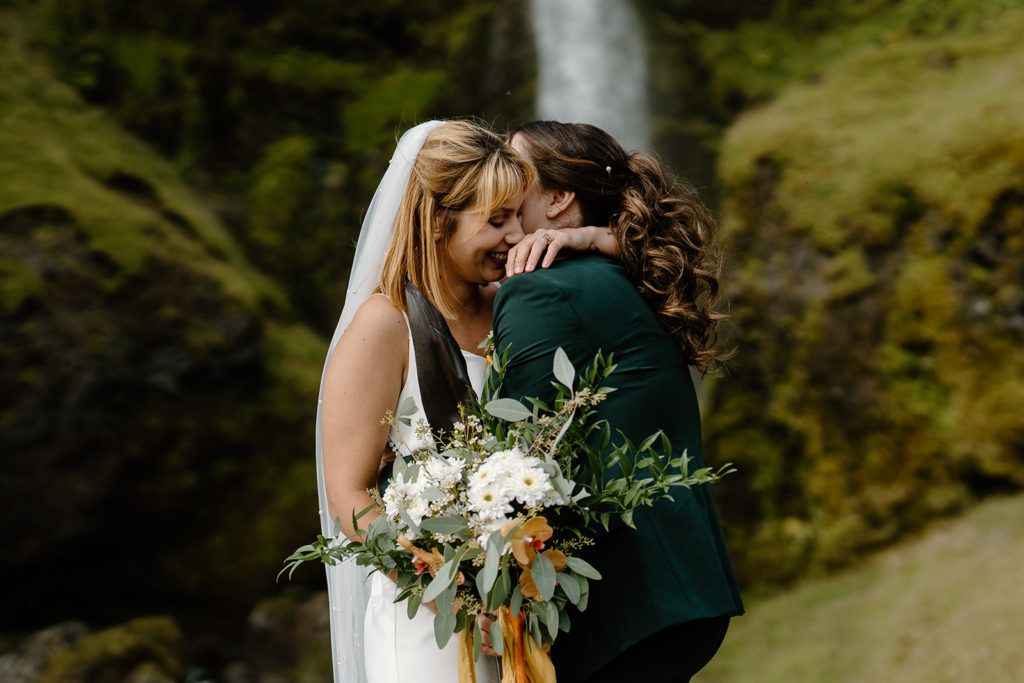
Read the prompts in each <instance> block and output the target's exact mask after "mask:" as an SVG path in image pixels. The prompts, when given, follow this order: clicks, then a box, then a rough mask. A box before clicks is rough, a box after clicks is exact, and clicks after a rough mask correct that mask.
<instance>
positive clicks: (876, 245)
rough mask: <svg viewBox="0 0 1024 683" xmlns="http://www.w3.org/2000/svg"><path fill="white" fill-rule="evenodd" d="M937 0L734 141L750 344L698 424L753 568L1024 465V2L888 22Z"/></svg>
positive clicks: (843, 541)
mask: <svg viewBox="0 0 1024 683" xmlns="http://www.w3.org/2000/svg"><path fill="white" fill-rule="evenodd" d="M921 5H922V3H905V4H904V5H902V6H898V7H896V9H894V10H893V11H892V12H890V13H889V14H888V15H880V17H881V19H880V20H878V21H876V22H875V23H874V24H872V26H873V27H874V29H876V30H875V32H874V33H873V34H872V35H873V38H871V39H869V40H865V41H862V42H860V43H859V45H857V46H856V47H855V48H851V49H847V50H845V52H844V53H843V54H842V55H840V56H838V57H835V58H834V59H832V60H830V61H827V62H823V63H819V64H816V65H815V67H814V68H813V69H810V70H808V71H807V72H806V74H805V76H804V77H803V78H801V79H800V80H798V81H797V82H796V83H794V84H792V85H789V86H787V87H783V88H781V89H780V90H779V91H778V93H777V94H776V95H775V96H774V98H773V99H772V100H771V101H770V102H768V103H767V104H765V105H764V106H761V107H759V108H756V109H753V110H751V111H749V112H747V113H745V114H743V115H742V116H741V117H739V119H738V120H737V121H736V122H735V123H734V124H733V125H732V126H731V127H730V128H729V130H728V131H727V133H726V135H725V137H724V139H723V142H722V146H721V151H720V156H719V176H720V180H721V183H722V189H721V192H722V196H723V198H724V203H723V214H724V216H723V230H724V239H725V243H726V247H727V251H728V253H729V256H730V259H731V261H732V263H731V272H730V285H729V287H730V291H729V294H730V296H731V298H732V315H733V319H734V323H735V330H736V333H735V336H734V339H735V341H736V342H737V344H738V355H737V356H736V358H735V361H734V362H733V363H732V367H731V373H730V375H729V376H728V377H727V378H725V380H724V381H720V382H718V383H717V384H716V385H715V387H714V391H713V392H712V400H711V405H710V408H709V410H708V419H707V421H706V439H707V441H708V450H709V452H710V453H711V454H712V458H713V460H715V461H724V460H729V461H733V462H735V463H737V465H738V466H739V469H740V472H739V474H737V475H734V480H733V481H732V482H728V481H727V482H724V483H723V484H722V488H721V489H720V492H719V495H720V496H721V500H722V502H721V507H722V509H723V511H724V514H725V516H726V517H727V521H728V522H729V524H728V527H729V529H730V530H731V531H732V537H731V547H732V548H733V550H734V552H735V553H736V555H737V557H739V558H740V565H741V567H742V570H743V574H744V575H745V576H746V577H748V579H749V580H750V581H752V582H753V581H757V580H768V581H785V580H788V579H791V578H793V577H795V576H797V575H798V574H800V573H801V572H803V571H805V570H806V569H807V568H808V567H810V568H812V569H813V568H819V569H820V568H823V567H829V566H835V565H840V564H843V563H845V562H847V561H849V560H850V559H852V558H853V557H855V556H856V555H857V554H859V553H861V552H863V551H864V550H866V549H870V548H872V547H877V546H878V545H880V544H884V543H887V542H889V541H891V540H893V539H895V538H896V537H898V535H899V534H901V533H902V532H904V531H906V530H908V529H912V528H915V527H917V526H919V525H920V524H921V523H922V522H923V521H925V520H926V519H928V518H931V517H934V516H936V515H941V514H946V513H949V512H952V511H954V510H957V509H959V508H960V507H961V506H962V505H964V504H965V503H966V502H968V501H969V500H971V499H972V498H973V497H975V496H977V495H980V494H984V493H988V492H991V491H993V490H999V489H1003V488H1015V487H1020V486H1024V411H1022V410H1021V406H1024V70H1022V69H1021V64H1024V45H1022V43H1021V41H1020V35H1022V32H1024V9H1021V8H1020V7H1019V3H1002V4H1001V5H1000V7H999V8H998V10H999V11H990V10H992V8H993V6H994V5H986V6H985V7H984V9H985V12H981V13H980V14H979V13H978V12H975V13H974V15H971V14H970V13H969V12H968V13H967V15H968V16H975V15H977V16H976V18H978V20H977V21H963V22H956V21H948V22H946V23H945V24H943V25H942V26H938V27H937V26H935V25H931V24H929V25H928V27H926V28H927V30H925V29H922V30H920V31H914V32H911V33H910V34H909V35H898V36H897V38H898V39H897V40H887V39H886V35H889V37H890V38H891V37H892V30H894V29H892V30H890V33H889V34H886V32H885V30H881V28H884V26H885V21H892V22H893V24H894V25H896V24H897V23H898V22H896V21H895V19H898V18H899V14H898V13H899V12H904V13H905V11H904V10H906V7H907V6H917V7H918V9H920V6H921ZM974 5H978V7H981V5H980V4H978V3H966V4H965V3H959V4H958V5H957V8H959V9H960V10H963V9H965V7H966V8H967V9H970V8H971V7H974ZM975 9H978V8H977V7H976V8H975ZM944 11H945V10H944ZM948 14H949V13H948V12H947V15H948ZM953 14H955V12H954V13H953ZM894 17H895V19H894ZM845 32H846V35H849V34H855V33H856V30H855V29H847V30H846V31H845ZM861 32H862V33H864V32H865V31H861Z"/></svg>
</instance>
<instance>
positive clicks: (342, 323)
mask: <svg viewBox="0 0 1024 683" xmlns="http://www.w3.org/2000/svg"><path fill="white" fill-rule="evenodd" d="M442 123H443V121H428V122H426V123H422V124H420V125H418V126H416V127H414V128H411V129H409V130H408V131H406V133H405V134H404V135H403V136H402V138H401V139H400V140H399V141H398V147H397V148H396V149H395V153H394V156H392V157H391V161H390V162H388V164H389V165H388V169H387V171H386V172H385V173H384V177H383V178H382V179H381V181H380V185H378V186H377V191H376V192H375V193H374V195H373V201H371V202H370V208H369V209H368V210H367V212H366V216H365V218H364V219H363V226H362V229H361V230H360V231H359V241H358V243H357V244H356V253H355V257H354V259H353V260H352V271H351V274H350V275H349V281H348V290H347V292H346V296H345V305H344V307H343V308H342V311H341V318H340V320H339V321H338V326H337V328H336V329H335V330H334V336H333V338H332V339H331V345H330V348H329V349H328V351H327V361H326V362H325V363H324V372H323V375H322V376H321V379H320V401H318V403H317V411H316V477H317V493H318V495H319V500H320V531H321V533H322V534H323V535H324V536H327V537H331V536H333V535H334V519H333V517H332V514H334V513H332V512H331V511H329V510H328V506H327V490H326V487H325V483H324V451H323V440H322V419H321V412H322V408H323V404H322V400H323V392H324V383H323V377H324V376H326V374H327V364H328V363H329V362H330V359H331V355H332V354H333V353H334V347H335V346H337V344H338V340H339V339H340V338H341V335H342V334H343V333H344V332H345V328H347V327H348V325H349V323H350V322H352V318H354V317H355V314H356V311H357V310H359V307H360V306H361V305H362V304H363V302H364V301H366V299H367V298H369V296H370V295H371V294H372V293H373V290H374V289H375V288H376V287H377V284H378V283H379V281H380V275H381V270H382V268H383V265H384V256H385V254H386V253H387V249H388V247H389V246H390V244H391V236H392V234H393V233H394V228H395V219H396V217H397V216H398V207H399V204H400V203H401V201H402V196H403V195H404V194H405V188H406V185H408V183H409V177H410V176H411V174H412V167H413V163H414V162H415V161H416V155H417V154H419V151H420V149H421V148H422V147H423V143H424V141H425V140H426V138H427V135H428V134H429V133H430V132H431V131H432V130H434V129H435V128H437V127H438V126H440V125H441V124H442ZM368 575H369V569H368V568H367V567H360V566H357V565H356V563H355V562H354V561H351V560H349V561H346V562H340V563H338V564H336V565H334V566H328V567H327V593H328V597H329V599H330V609H331V653H332V659H333V662H334V680H335V683H366V671H365V668H364V664H363V617H364V614H365V612H366V603H367V600H368V598H369V586H368V585H367V582H366V579H367V577H368Z"/></svg>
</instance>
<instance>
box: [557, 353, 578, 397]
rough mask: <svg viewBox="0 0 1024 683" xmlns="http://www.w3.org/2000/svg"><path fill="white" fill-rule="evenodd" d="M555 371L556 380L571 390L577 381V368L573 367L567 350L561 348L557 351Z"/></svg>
mask: <svg viewBox="0 0 1024 683" xmlns="http://www.w3.org/2000/svg"><path fill="white" fill-rule="evenodd" d="M553 371H554V373H555V379H557V380H558V381H559V382H561V383H562V384H563V385H565V386H567V387H569V389H570V390H571V389H572V383H573V381H574V380H575V379H576V368H574V367H573V366H572V362H571V361H570V360H569V356H567V355H566V353H565V350H564V349H563V348H562V347H561V346H559V347H558V348H557V349H556V350H555V363H554V368H553Z"/></svg>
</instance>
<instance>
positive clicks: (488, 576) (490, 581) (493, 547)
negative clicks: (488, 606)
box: [480, 531, 501, 596]
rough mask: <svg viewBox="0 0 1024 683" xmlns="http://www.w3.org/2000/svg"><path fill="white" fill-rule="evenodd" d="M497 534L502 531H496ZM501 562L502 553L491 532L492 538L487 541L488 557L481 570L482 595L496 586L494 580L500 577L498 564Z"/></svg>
mask: <svg viewBox="0 0 1024 683" xmlns="http://www.w3.org/2000/svg"><path fill="white" fill-rule="evenodd" d="M494 533H495V534H499V535H500V533H501V532H498V531H495V532H494ZM500 562H501V554H500V551H499V550H498V549H497V544H496V543H494V534H491V538H490V539H489V540H488V541H487V559H486V560H484V570H483V571H482V572H480V576H481V577H482V583H481V584H480V588H481V589H482V591H483V592H482V593H481V596H483V595H484V594H486V593H487V592H488V591H490V590H491V588H492V587H493V586H494V580H495V579H497V578H498V565H499V563H500Z"/></svg>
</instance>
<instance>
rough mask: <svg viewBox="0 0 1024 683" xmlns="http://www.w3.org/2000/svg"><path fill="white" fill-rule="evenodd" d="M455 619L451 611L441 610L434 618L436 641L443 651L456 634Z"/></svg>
mask: <svg viewBox="0 0 1024 683" xmlns="http://www.w3.org/2000/svg"><path fill="white" fill-rule="evenodd" d="M455 619H456V617H455V613H454V612H452V611H451V610H450V609H449V610H445V609H439V610H438V611H437V614H436V615H435V616H434V639H435V640H437V646H438V647H439V648H442V649H443V648H444V646H445V645H447V644H448V640H449V639H451V637H452V633H454V632H455Z"/></svg>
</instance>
